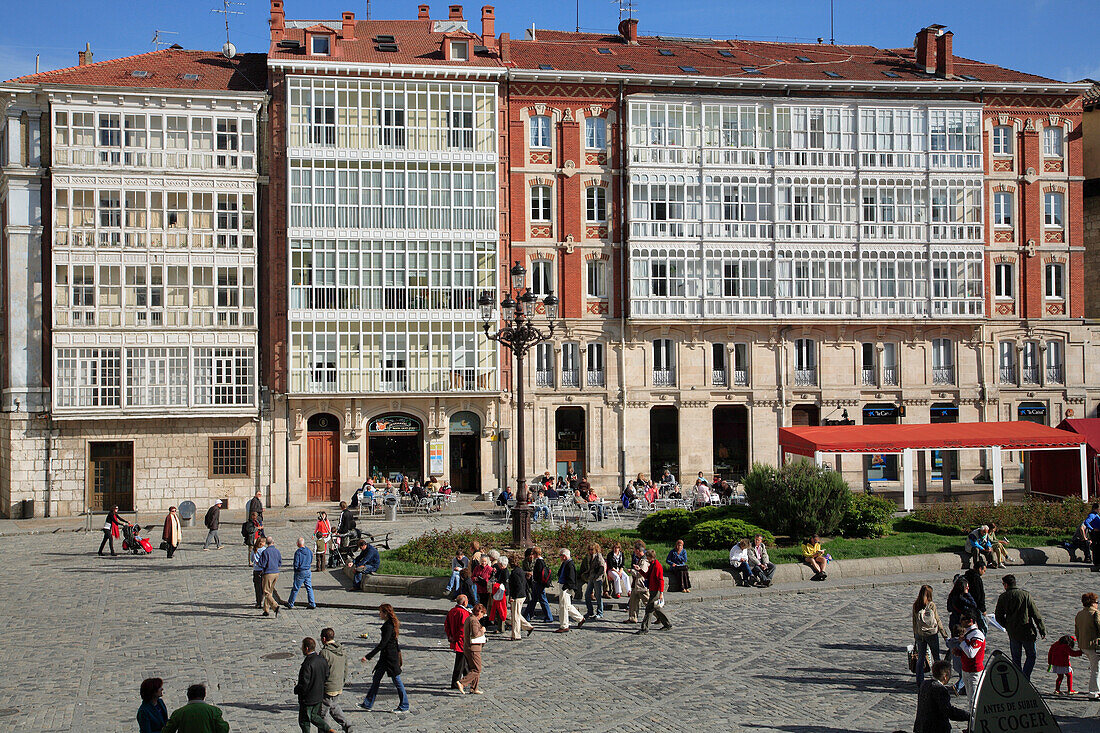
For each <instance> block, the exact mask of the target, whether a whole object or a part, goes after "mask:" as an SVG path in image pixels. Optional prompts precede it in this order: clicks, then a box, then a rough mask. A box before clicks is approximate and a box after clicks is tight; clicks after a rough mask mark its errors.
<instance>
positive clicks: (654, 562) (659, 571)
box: [634, 550, 672, 634]
mask: <svg viewBox="0 0 1100 733" xmlns="http://www.w3.org/2000/svg"><path fill="white" fill-rule="evenodd" d="M645 557H646V560H648V561H649V571H648V572H647V573H646V576H645V584H646V587H647V588H649V602H648V603H646V605H645V617H643V618H642V628H640V629H638V630H637V631H635V632H634V633H635V634H648V633H649V616H650V614H655V615H656V616H657V620H658V621H660V622H661V631H667V630H669V629H671V628H672V622H671V621H669V620H668V616H666V615H665V612H664V611H662V610H661V608H660V607H659V606H657V601H658V600H662V601H663V600H664V597H665V569H664V568H663V567H661V563H660V561H659V560H658V559H657V553H656V552H654V551H653V550H649V551H648V552H646V554H645Z"/></svg>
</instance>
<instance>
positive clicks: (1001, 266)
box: [993, 262, 1016, 300]
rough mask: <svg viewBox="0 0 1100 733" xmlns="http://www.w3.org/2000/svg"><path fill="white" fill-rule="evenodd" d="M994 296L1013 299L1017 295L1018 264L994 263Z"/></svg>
mask: <svg viewBox="0 0 1100 733" xmlns="http://www.w3.org/2000/svg"><path fill="white" fill-rule="evenodd" d="M993 297H994V298H997V299H1000V300H1012V299H1013V298H1015V297H1016V265H1015V264H1013V263H1011V262H996V263H994V264H993Z"/></svg>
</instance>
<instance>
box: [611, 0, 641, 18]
mask: <svg viewBox="0 0 1100 733" xmlns="http://www.w3.org/2000/svg"><path fill="white" fill-rule="evenodd" d="M611 2H613V3H618V4H619V22H620V23H621V22H622V20H623V17H624V15H625V17H627V18H633V17H634V13H636V12H637V10H635V8H634V0H611Z"/></svg>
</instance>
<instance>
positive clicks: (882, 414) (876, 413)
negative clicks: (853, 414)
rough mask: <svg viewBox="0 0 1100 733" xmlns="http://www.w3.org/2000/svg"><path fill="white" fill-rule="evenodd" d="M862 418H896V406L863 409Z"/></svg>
mask: <svg viewBox="0 0 1100 733" xmlns="http://www.w3.org/2000/svg"><path fill="white" fill-rule="evenodd" d="M863 416H864V417H865V418H867V417H871V418H875V419H883V418H891V417H897V416H898V408H897V406H896V405H889V406H885V407H864V408H863Z"/></svg>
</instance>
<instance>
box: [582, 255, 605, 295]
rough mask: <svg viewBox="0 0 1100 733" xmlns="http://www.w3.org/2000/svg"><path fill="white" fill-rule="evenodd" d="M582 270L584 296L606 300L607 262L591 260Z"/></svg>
mask: <svg viewBox="0 0 1100 733" xmlns="http://www.w3.org/2000/svg"><path fill="white" fill-rule="evenodd" d="M584 269H585V273H584V274H585V295H586V296H587V297H589V298H596V299H599V300H603V299H605V298H607V260H604V259H591V260H589V261H588V262H587V263H585V266H584Z"/></svg>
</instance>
